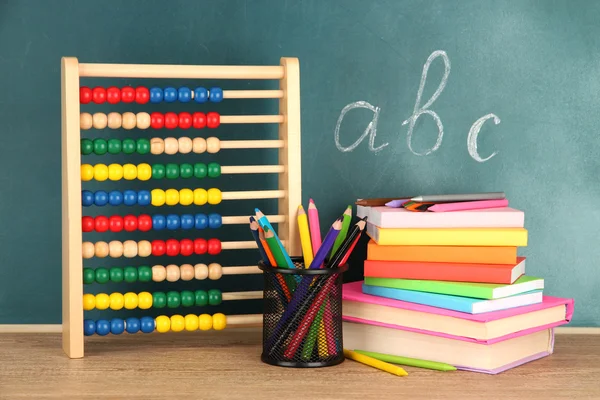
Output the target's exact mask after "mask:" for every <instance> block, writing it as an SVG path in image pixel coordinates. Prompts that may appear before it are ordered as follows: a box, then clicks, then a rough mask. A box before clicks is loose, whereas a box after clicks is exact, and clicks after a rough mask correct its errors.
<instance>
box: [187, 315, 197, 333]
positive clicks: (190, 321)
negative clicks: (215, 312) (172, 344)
mask: <svg viewBox="0 0 600 400" xmlns="http://www.w3.org/2000/svg"><path fill="white" fill-rule="evenodd" d="M198 326H199V322H198V316H197V315H194V314H188V315H186V316H185V330H186V331H188V332H194V331H197V330H198Z"/></svg>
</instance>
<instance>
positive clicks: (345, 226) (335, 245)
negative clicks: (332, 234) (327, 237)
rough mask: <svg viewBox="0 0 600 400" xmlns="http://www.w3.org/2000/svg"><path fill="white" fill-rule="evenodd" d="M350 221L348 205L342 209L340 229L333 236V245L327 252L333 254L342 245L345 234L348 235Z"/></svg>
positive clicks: (350, 208)
mask: <svg viewBox="0 0 600 400" xmlns="http://www.w3.org/2000/svg"><path fill="white" fill-rule="evenodd" d="M351 221H352V206H348V207H347V208H346V211H344V214H343V220H342V229H341V230H340V233H339V234H338V235H337V237H336V238H335V242H333V247H332V248H331V253H329V255H330V256H333V255H334V254H335V252H336V251H337V249H338V248H339V247H340V246H341V245H342V243H343V242H344V240H345V239H346V236H347V235H348V228H349V227H350V222H351Z"/></svg>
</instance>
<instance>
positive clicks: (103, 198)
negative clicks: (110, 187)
mask: <svg viewBox="0 0 600 400" xmlns="http://www.w3.org/2000/svg"><path fill="white" fill-rule="evenodd" d="M94 204H95V205H97V206H100V207H102V206H105V205H107V204H108V193H106V192H105V191H104V190H98V191H97V192H96V193H94Z"/></svg>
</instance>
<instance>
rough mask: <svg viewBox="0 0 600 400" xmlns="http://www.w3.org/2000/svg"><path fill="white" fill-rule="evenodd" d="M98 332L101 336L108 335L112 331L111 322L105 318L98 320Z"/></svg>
mask: <svg viewBox="0 0 600 400" xmlns="http://www.w3.org/2000/svg"><path fill="white" fill-rule="evenodd" d="M96 333H97V334H98V335H100V336H106V335H108V334H109V333H110V322H108V321H107V320H105V319H99V320H98V321H96Z"/></svg>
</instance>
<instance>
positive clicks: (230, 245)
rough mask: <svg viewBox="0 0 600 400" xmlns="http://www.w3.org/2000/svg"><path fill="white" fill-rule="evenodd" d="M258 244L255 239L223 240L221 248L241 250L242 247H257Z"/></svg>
mask: <svg viewBox="0 0 600 400" xmlns="http://www.w3.org/2000/svg"><path fill="white" fill-rule="evenodd" d="M256 248H258V246H257V245H256V242H255V241H253V240H248V241H238V242H222V243H221V250H240V249H256Z"/></svg>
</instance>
